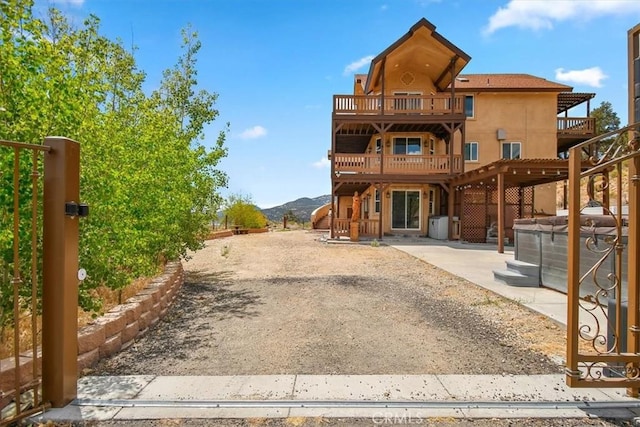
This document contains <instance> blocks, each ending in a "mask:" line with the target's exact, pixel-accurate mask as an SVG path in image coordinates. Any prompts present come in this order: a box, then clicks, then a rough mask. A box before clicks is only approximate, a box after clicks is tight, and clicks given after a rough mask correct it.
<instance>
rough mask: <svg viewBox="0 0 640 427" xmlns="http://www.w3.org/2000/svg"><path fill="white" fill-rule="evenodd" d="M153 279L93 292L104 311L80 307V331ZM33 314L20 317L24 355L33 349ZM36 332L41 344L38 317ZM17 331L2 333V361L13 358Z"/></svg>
mask: <svg viewBox="0 0 640 427" xmlns="http://www.w3.org/2000/svg"><path fill="white" fill-rule="evenodd" d="M149 282H151V278H149V277H144V278H140V279H137V280H135V281H133V282H131V283H130V284H129V285H128V286H126V287H124V288H123V289H121V290H112V289H109V288H106V287H104V286H102V287H99V288H97V289H95V290H94V291H93V292H92V296H93V297H94V298H97V299H99V300H100V301H101V302H102V311H101V312H100V313H92V312H87V311H84V310H82V309H81V308H79V307H78V329H80V328H81V327H83V326H85V325H88V324H90V323H92V322H93V320H94V319H95V317H97V316H98V315H100V314H102V313H105V312H107V311H109V310H111V309H112V308H113V307H115V306H117V305H119V304H121V303H122V302H124V301H126V300H127V299H129V298H131V297H132V296H134V295H136V294H137V293H138V292H140V291H141V290H142V289H144V288H145V287H146V286H147V285H148V284H149ZM31 319H32V317H31V313H30V312H29V311H23V312H22V313H21V316H20V325H19V327H18V342H19V345H20V352H21V353H24V352H27V351H29V350H31V349H32V348H33V345H32V340H33V328H32V327H31ZM36 330H37V337H36V339H37V344H38V345H40V344H41V342H42V341H41V340H42V318H41V316H37V318H36ZM14 333H15V329H14V328H10V327H7V328H4V330H2V331H1V333H0V344H1V345H0V359H5V358H7V357H13V354H14V349H15V337H14Z"/></svg>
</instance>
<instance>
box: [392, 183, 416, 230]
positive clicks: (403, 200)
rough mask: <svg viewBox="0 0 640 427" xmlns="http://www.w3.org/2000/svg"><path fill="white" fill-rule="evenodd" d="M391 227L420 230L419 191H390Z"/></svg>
mask: <svg viewBox="0 0 640 427" xmlns="http://www.w3.org/2000/svg"><path fill="white" fill-rule="evenodd" d="M391 228H392V229H394V230H420V191H409V190H407V191H405V190H402V191H393V192H392V193H391Z"/></svg>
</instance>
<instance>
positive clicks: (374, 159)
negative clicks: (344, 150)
mask: <svg viewBox="0 0 640 427" xmlns="http://www.w3.org/2000/svg"><path fill="white" fill-rule="evenodd" d="M333 159H334V160H333V161H334V162H335V172H336V173H340V174H379V173H380V155H379V154H335V155H334V156H333ZM459 172H462V156H460V155H454V156H453V170H452V168H451V157H450V156H449V155H448V154H444V155H437V156H436V155H413V154H403V155H398V154H394V155H385V156H384V168H383V173H384V174H400V175H432V174H450V173H459Z"/></svg>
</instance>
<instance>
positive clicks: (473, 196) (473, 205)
mask: <svg viewBox="0 0 640 427" xmlns="http://www.w3.org/2000/svg"><path fill="white" fill-rule="evenodd" d="M461 193H462V194H461V195H460V197H459V199H461V200H463V203H462V208H461V207H460V203H458V204H457V205H456V208H457V213H458V214H459V215H460V218H461V221H462V222H461V224H462V231H461V234H462V235H461V238H462V239H463V240H466V241H469V242H473V243H484V242H485V241H486V237H487V228H488V227H490V226H491V223H493V222H495V223H497V222H498V189H497V188H496V186H495V185H488V186H486V187H480V188H467V189H465V190H463V192H461ZM533 195H534V192H533V187H527V188H523V189H520V188H518V187H510V188H507V189H505V205H506V206H505V236H506V237H508V238H509V241H511V242H513V222H514V220H515V219H518V218H530V217H532V216H533Z"/></svg>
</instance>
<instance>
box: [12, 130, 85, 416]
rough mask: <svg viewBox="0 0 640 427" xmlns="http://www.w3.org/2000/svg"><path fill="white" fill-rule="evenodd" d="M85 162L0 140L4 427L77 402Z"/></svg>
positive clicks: (73, 148) (67, 143)
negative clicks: (79, 206) (81, 191)
mask: <svg viewBox="0 0 640 427" xmlns="http://www.w3.org/2000/svg"><path fill="white" fill-rule="evenodd" d="M79 159H80V149H79V145H78V143H76V142H74V141H71V140H69V139H66V138H58V137H49V138H45V140H44V144H43V145H33V144H23V143H19V142H11V141H2V140H0V223H1V225H0V227H1V228H0V322H1V323H0V331H1V333H2V335H1V336H0V340H2V348H3V349H4V350H5V352H8V353H10V355H9V357H6V358H4V359H2V360H0V411H1V412H0V426H4V425H7V424H9V423H12V422H15V421H18V420H21V419H23V418H25V417H28V416H29V415H31V414H33V413H36V412H40V411H42V410H43V409H44V408H46V407H47V406H54V407H60V406H64V405H65V404H67V403H68V402H69V401H71V400H72V399H74V398H75V397H76V393H77V378H78V375H77V302H78V293H77V285H78V280H77V269H78V222H77V214H76V215H74V213H75V212H74V210H73V208H74V206H77V202H78V197H79ZM8 331H10V333H7V332H8ZM5 356H6V354H5ZM3 357H4V356H3Z"/></svg>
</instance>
